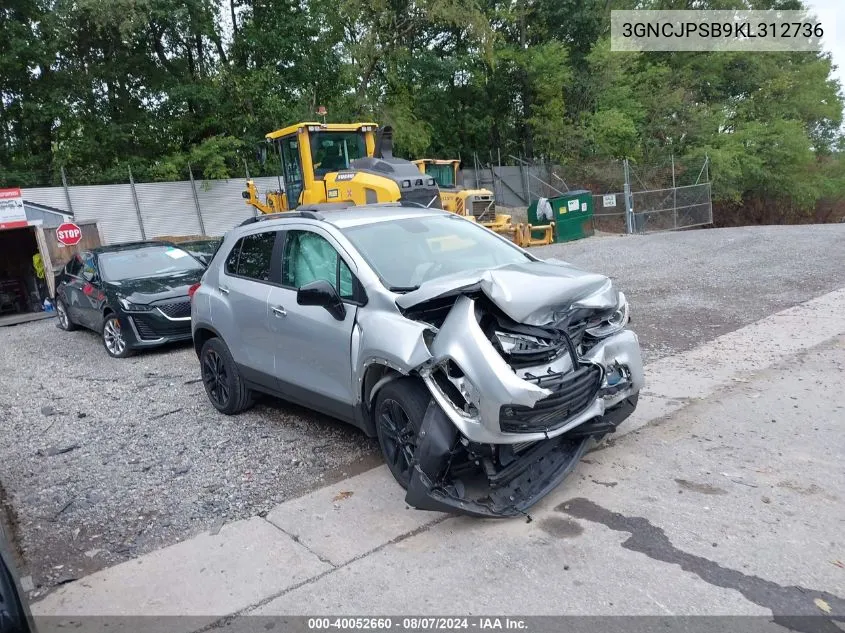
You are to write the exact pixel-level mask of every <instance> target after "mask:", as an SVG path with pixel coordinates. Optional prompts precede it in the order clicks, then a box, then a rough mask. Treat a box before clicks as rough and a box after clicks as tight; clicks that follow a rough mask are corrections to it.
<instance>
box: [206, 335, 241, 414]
mask: <svg viewBox="0 0 845 633" xmlns="http://www.w3.org/2000/svg"><path fill="white" fill-rule="evenodd" d="M200 371H201V372H202V384H203V385H204V386H205V393H206V394H207V395H208V399H209V400H211V404H212V405H213V406H214V408H215V409H217V410H218V411H220V413H225V414H226V415H235V414H238V413H240V412H241V411H245V410H246V409H248V408H249V407H251V406H252V404H253V399H252V390H251V389H249V388H248V387H247V386H246V384H245V383H244V380H243V377H242V376H241V373H240V371H238V366H237V364H236V363H235V359H234V358H232V353H231V352H230V351H229V348H228V347H227V346H226V344H225V343H224V342H223V341H222V340H221V339H219V338H211V339H209V340H207V341H206V342H205V343H204V344H203V346H202V349H201V350H200Z"/></svg>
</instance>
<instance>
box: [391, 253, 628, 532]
mask: <svg viewBox="0 0 845 633" xmlns="http://www.w3.org/2000/svg"><path fill="white" fill-rule="evenodd" d="M555 268H557V267H556V266H555ZM485 275H487V276H488V278H487V279H479V280H476V281H475V283H472V284H468V285H466V286H461V287H459V288H451V289H448V290H445V291H443V292H438V291H436V290H435V291H431V290H430V289H428V293H429V294H433V295H434V296H425V297H423V298H422V299H421V300H419V301H416V299H417V298H418V297H416V298H415V297H413V296H412V295H413V294H414V293H409V294H408V295H404V296H403V297H402V298H401V299H400V301H398V302H397V303H398V304H400V309H403V315H404V316H405V317H406V318H407V319H410V320H413V321H416V322H419V323H421V324H424V325H425V326H426V330H425V332H424V338H425V344H426V347H427V349H428V351H429V353H430V359H429V360H427V361H426V362H425V363H423V364H422V365H421V366H419V367H418V368H417V372H418V374H419V375H420V377H421V378H422V379H423V381H424V382H425V384H426V386H427V387H428V389H429V390H430V392H431V395H432V401H431V403H430V405H429V408H428V410H427V411H426V415H425V417H424V420H423V423H422V428H421V429H420V431H419V433H418V441H417V444H416V449H415V468H414V472H413V474H412V476H411V481H410V484H409V487H408V493H407V497H406V501H407V502H408V503H410V504H411V505H413V506H415V507H417V508H421V509H431V510H441V511H452V512H454V511H459V512H462V513H468V514H473V515H479V516H513V515H518V514H522V513H525V511H526V510H527V508H528V507H530V506H531V505H533V504H534V503H535V502H536V501H537V500H539V499H540V498H541V497H543V496H544V495H545V494H547V493H548V492H549V491H550V490H552V489H553V488H554V487H555V486H557V485H558V484H559V483H560V482H561V481H562V480H563V479H564V478H565V477H566V475H567V474H569V472H570V471H571V470H572V468H574V466H575V465H576V464H577V462H578V460H579V459H580V457H581V455H583V453H584V452H585V451H586V450H587V448H588V446H589V443H590V442H591V441H594V440H597V439H600V438H601V437H602V436H604V435H605V434H607V433H611V432H613V431H614V430H615V428H616V427H617V426H618V425H619V424H620V423H621V422H622V421H623V420H624V419H625V418H627V417H628V416H629V415H630V414H631V412H632V411H633V410H634V408H635V407H636V404H637V398H638V394H639V391H640V389H641V387H642V383H643V371H642V361H641V358H640V351H639V344H638V341H637V338H636V335H635V334H634V333H633V332H631V331H629V330H626V329H625V326H626V325H627V323H628V305H627V301H626V299H625V297H624V295H622V293H618V292H617V291H616V290H615V289H613V288H612V285H611V283H610V281H609V280H607V279H606V278H604V277H601V276H599V275H590V274H587V273H583V274H582V276H579V277H578V278H577V279H576V280H573V279H564V280H563V281H564V282H567V283H564V284H559V285H561V286H565V289H566V293H564V295H565V296H563V297H560V296H558V297H555V296H554V294H555V293H550V294H551V296H547V297H545V300H544V301H542V300H538V298H537V296H536V294H535V295H534V297H533V298H532V301H520V300H519V297H518V296H514V295H515V294H516V292H515V290H514V289H518V288H520V286H519V284H518V283H516V284H515V283H514V282H517V281H518V279H516V278H518V277H519V273H518V272H517V271H510V270H501V269H500V270H497V271H492V272H487V273H485ZM495 276H498V277H499V278H498V279H496V278H495ZM529 290H530V289H529ZM533 290H534V291H536V284H535V285H534V288H533ZM417 292H419V291H417ZM502 296H507V302H504V301H502V300H501V299H500V297H502ZM556 299H557V300H556ZM400 302H401V303H405V304H407V307H405V306H402V305H401V303H400Z"/></svg>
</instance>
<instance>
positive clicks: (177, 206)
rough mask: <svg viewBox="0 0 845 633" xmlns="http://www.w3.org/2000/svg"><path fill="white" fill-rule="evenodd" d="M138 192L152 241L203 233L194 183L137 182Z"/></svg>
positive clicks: (142, 212)
mask: <svg viewBox="0 0 845 633" xmlns="http://www.w3.org/2000/svg"><path fill="white" fill-rule="evenodd" d="M135 191H136V192H137V194H138V205H139V206H140V207H141V218H142V219H143V221H144V231H145V232H146V234H147V238H148V239H153V238H156V237H162V236H166V235H201V234H202V230H201V229H200V223H199V219H198V218H197V205H196V202H195V201H194V194H193V192H192V191H191V181H190V180H185V181H179V182H150V183H136V184H135Z"/></svg>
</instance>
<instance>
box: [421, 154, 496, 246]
mask: <svg viewBox="0 0 845 633" xmlns="http://www.w3.org/2000/svg"><path fill="white" fill-rule="evenodd" d="M413 163H414V164H415V165H416V166H417V169H419V170H420V172H421V173H423V174H425V175H427V176H431V177H432V178H434V181H435V182H436V183H437V186H438V187H440V200H441V202H442V203H443V208H444V209H445V210H447V211H451V212H452V213H457V214H458V215H463V216H467V217H472V218H474V219H475V221H476V222H478V223H479V224H482V225H484V226H486V227H487V228H489V229H493V230H494V231H496V232H497V233H506V234H510V233H512V232H513V226H512V225H511V216H509V215H504V214H501V213H499V214H497V213H496V198H495V196H494V195H493V192H492V191H490V190H489V189H466V188H464V187H463V186H461V185H460V184H458V169H459V167H460V164H461V161H459V160H454V159H451V160H450V159H446V160H441V159H436V158H421V159H419V160H415V161H413Z"/></svg>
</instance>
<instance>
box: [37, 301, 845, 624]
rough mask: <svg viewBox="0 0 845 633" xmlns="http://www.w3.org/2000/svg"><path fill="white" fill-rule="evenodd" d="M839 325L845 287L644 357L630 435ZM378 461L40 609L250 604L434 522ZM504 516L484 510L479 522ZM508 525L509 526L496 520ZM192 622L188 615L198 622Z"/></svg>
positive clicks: (210, 611) (127, 610)
mask: <svg viewBox="0 0 845 633" xmlns="http://www.w3.org/2000/svg"><path fill="white" fill-rule="evenodd" d="M842 333H845V288H843V289H840V290H838V291H835V292H832V293H829V294H827V295H823V296H821V297H818V298H816V299H813V300H811V301H808V302H806V303H803V304H800V305H797V306H794V307H792V308H789V309H787V310H783V311H782V312H778V313H776V314H774V315H772V316H770V317H767V318H765V319H762V320H760V321H757V322H756V323H753V324H751V325H749V326H746V327H743V328H741V329H739V330H736V331H735V332H731V333H729V334H726V335H724V336H721V337H719V338H717V339H715V340H713V341H711V342H709V343H707V344H705V345H702V346H700V347H698V348H695V349H692V350H690V351H688V352H684V353H681V354H677V355H673V356H669V357H666V358H663V359H660V360H658V361H655V362H654V363H651V364H649V365H648V366H647V367H646V380H647V384H646V388H645V391H644V393H643V394H642V395H641V398H640V404H639V407H638V409H637V411H636V412H635V414H634V415H633V416H631V418H630V419H629V420H628V421H626V422H625V424H624V425H623V426H622V427H621V428H620V430H619V431H618V432H617V433H616V435H615V437H619V436H622V435H626V434H628V433H631V432H633V431H636V430H637V429H639V428H641V427H643V426H645V425H647V424H650V423H654V422H656V421H658V420H660V419H661V418H664V417H665V416H667V415H669V414H671V413H673V412H675V411H677V410H679V409H681V408H683V407H685V406H687V405H688V404H690V403H691V402H695V401H698V400H701V399H704V398H707V397H709V396H711V395H713V394H714V393H716V392H718V391H719V390H721V389H723V388H725V387H726V386H730V385H733V384H735V383H737V382H745V380H746V378H747V376H749V375H750V374H754V373H757V372H759V371H761V370H764V369H766V368H767V367H770V366H772V365H773V364H775V363H776V362H778V361H779V360H781V359H783V358H784V357H788V356H791V355H793V354H796V353H798V352H802V351H804V350H808V349H810V348H813V347H816V346H818V345H820V344H821V343H823V342H825V341H827V340H829V339H831V338H834V337H836V336H838V335H840V334H842ZM403 497H404V495H403V492H402V491H401V489H400V488H399V487H398V486H396V485H395V483H394V482H393V480H392V478H391V476H390V473H389V472H388V470H387V467H385V466H380V467H378V468H375V469H373V470H370V471H367V472H365V473H363V474H361V475H357V476H355V477H351V478H349V479H346V480H344V481H341V482H339V483H337V484H334V485H332V486H328V487H326V488H322V489H320V490H316V491H314V492H312V493H310V494H308V495H306V496H304V497H300V498H298V499H293V500H290V501H288V502H285V503H283V504H281V505H279V506H277V507H276V508H275V509H274V510H272V511H271V512H270V513H269V514H268V516H267V520H264V519H261V518H257V517H256V518H252V519H249V520H246V521H238V522H235V523H232V524H229V525H227V526H225V527H224V528H223V529H222V530H221V531H220V533H219V534H216V535H210V534H201V535H199V536H197V537H194V538H192V539H189V540H187V541H184V542H182V543H178V544H176V545H172V546H170V547H166V548H164V549H161V550H158V551H156V552H152V553H150V554H147V555H145V556H142V557H140V558H138V559H135V560H132V561H128V562H126V563H122V564H120V565H116V566H115V567H111V568H109V569H105V570H102V571H100V572H97V573H95V574H92V575H90V576H88V577H86V578H83V579H81V580H79V581H76V582H73V583H70V584H68V585H66V586H63V587H61V588H59V589H58V590H57V591H56V592H54V593H52V594H50V595H48V596H46V597H45V598H44V599H43V600H41V601H39V602H36V603H35V604H33V606H32V611H33V613H34V614H35V615H36V616H76V617H78V616H82V615H121V616H126V615H197V616H199V615H202V616H208V618H209V621H213V620H215V619H217V618H219V617H222V616H226V615H231V614H240V613H246V612H250V611H252V610H254V609H256V608H257V607H261V606H263V605H265V604H267V603H269V602H270V601H272V600H274V599H275V598H277V597H279V596H281V595H284V594H285V593H287V592H289V591H291V590H293V589H295V588H297V587H299V586H302V585H303V584H307V583H309V582H312V581H314V580H316V579H317V578H321V577H323V576H325V575H326V574H329V573H332V572H333V571H335V570H337V569H340V568H342V567H345V566H347V565H348V564H349V563H351V562H353V561H356V560H360V559H361V558H364V557H367V556H369V555H371V554H373V553H374V552H378V551H380V550H382V549H383V548H385V546H387V545H390V544H392V543H397V542H399V541H403V540H405V539H408V538H409V537H412V536H414V535H416V534H419V533H420V532H423V531H425V530H427V529H429V528H430V527H431V526H433V525H435V524H438V523H441V522H442V521H443V520H444V519H445V518H447V517H446V516H445V515H439V514H436V513H427V512H421V511H417V510H414V509H410V508H408V507H407V506H406V504H405V503H404V499H403ZM509 523H512V522H504V523H498V522H490V523H489V524H488V525H487V526H486V529H497V528H496V526H501V525H508V524H509ZM503 529H508V528H503ZM194 628H195V627H194Z"/></svg>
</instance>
